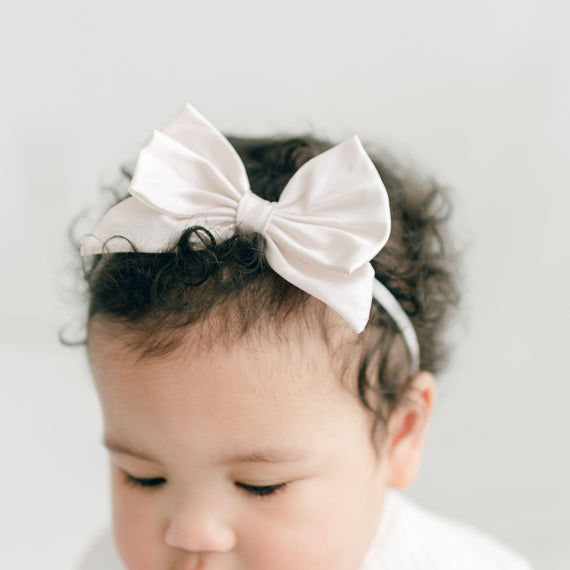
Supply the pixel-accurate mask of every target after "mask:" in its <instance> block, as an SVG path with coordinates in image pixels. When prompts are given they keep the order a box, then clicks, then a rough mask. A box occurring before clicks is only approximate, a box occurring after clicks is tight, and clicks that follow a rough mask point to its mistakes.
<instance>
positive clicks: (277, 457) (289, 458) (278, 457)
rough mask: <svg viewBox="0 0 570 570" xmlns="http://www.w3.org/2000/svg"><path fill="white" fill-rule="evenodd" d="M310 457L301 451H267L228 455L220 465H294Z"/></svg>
mask: <svg viewBox="0 0 570 570" xmlns="http://www.w3.org/2000/svg"><path fill="white" fill-rule="evenodd" d="M309 457H311V454H309V453H308V452H307V451H305V450H300V449H267V450H263V451H255V452H246V453H236V454H232V455H227V456H225V457H223V458H222V459H221V461H220V463H223V464H230V463H294V462H295V461H302V460H304V459H308V458H309Z"/></svg>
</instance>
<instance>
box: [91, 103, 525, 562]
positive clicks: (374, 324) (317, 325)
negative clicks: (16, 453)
mask: <svg viewBox="0 0 570 570" xmlns="http://www.w3.org/2000/svg"><path fill="white" fill-rule="evenodd" d="M380 175H381V176H382V178H380ZM129 191H130V196H129V197H127V198H125V199H124V200H122V201H120V202H119V203H118V204H116V205H115V206H113V207H112V208H111V209H110V210H109V211H108V212H107V213H106V214H105V216H104V217H103V219H102V220H101V222H100V223H99V225H98V227H97V228H96V229H95V230H94V232H93V233H92V234H90V235H89V236H87V237H86V238H85V239H84V240H83V242H82V246H81V254H82V255H83V256H84V261H85V267H86V269H85V278H86V281H87V285H88V293H89V312H88V328H87V350H88V356H89V361H90V365H91V369H92V372H93V377H94V380H95V385H96V388H97V392H98V395H99V398H100V402H101V406H102V410H103V417H104V431H105V434H104V436H105V437H104V440H105V445H106V447H107V449H108V450H109V454H110V462H111V473H112V495H113V530H114V543H115V545H116V549H117V552H118V554H119V556H120V559H121V563H120V564H122V565H123V567H126V568H127V569H128V570H408V569H410V570H411V569H415V570H424V569H425V570H428V569H429V570H459V569H461V570H466V569H473V570H475V569H476V570H483V569H485V570H494V569H496V570H499V569H505V570H506V569H509V570H510V569H512V570H517V569H520V570H523V569H528V565H527V564H526V563H525V562H524V561H523V560H521V559H520V558H519V557H518V556H517V555H516V554H514V553H512V552H510V551H509V550H508V549H507V548H505V547H503V546H501V545H499V544H498V543H496V542H494V541H493V540H492V539H489V538H486V537H484V536H483V535H480V534H479V533H477V532H475V531H473V530H469V529H467V528H466V527H463V526H461V525H459V524H457V523H452V522H448V521H446V520H444V519H442V518H439V517H437V516H435V515H432V514H430V513H428V512H426V511H424V510H423V509H420V508H419V507H416V506H414V505H413V504H411V503H410V502H409V501H408V500H407V499H405V498H404V497H402V496H401V495H400V494H399V493H398V492H397V491H396V490H397V489H404V488H406V487H407V486H408V485H410V483H411V482H412V481H413V479H414V477H415V475H416V472H417V469H418V466H419V463H420V459H421V455H422V449H423V445H424V440H425V436H426V431H427V426H428V420H429V416H430V412H431V410H432V408H433V405H434V399H435V395H436V386H435V382H434V377H433V374H434V373H435V372H437V371H438V370H439V369H440V368H441V365H442V362H443V359H444V357H445V351H444V350H443V347H442V343H441V335H442V332H443V327H444V324H445V322H446V318H447V316H448V313H449V309H450V308H451V307H453V306H454V305H455V304H456V301H457V291H456V284H455V281H454V269H453V266H452V261H453V256H452V255H451V253H450V248H449V245H446V244H445V232H444V228H443V227H442V225H443V222H444V221H445V218H446V210H447V208H446V204H447V202H446V201H445V200H444V199H442V198H443V196H442V192H441V190H440V189H439V188H438V187H437V186H436V185H434V184H426V183H424V182H422V181H419V180H416V179H412V178H411V177H406V176H403V175H402V174H401V173H397V172H396V171H395V170H394V169H391V168H390V167H389V166H388V165H386V164H384V163H383V162H381V161H379V160H374V161H373V160H371V158H370V157H369V156H368V154H367V153H366V151H365V150H364V148H363V147H362V145H361V144H360V142H359V140H358V138H357V137H353V138H351V139H349V140H347V141H345V142H344V143H342V144H339V145H337V146H334V147H332V146H331V145H329V144H327V143H325V142H323V141H319V140H316V139H314V138H312V137H301V138H290V139H264V140H262V139H245V138H231V137H230V138H229V139H227V138H225V137H224V136H223V135H222V134H221V133H220V132H219V131H218V130H217V129H216V128H215V127H214V126H212V125H211V124H210V123H209V122H208V121H207V120H206V119H204V118H203V117H202V116H201V115H200V114H199V113H198V112H197V111H196V110H195V109H194V108H192V107H191V106H190V105H187V106H186V107H185V108H184V109H183V110H182V111H181V112H180V113H178V114H177V115H176V116H175V117H174V118H173V119H172V120H171V121H170V122H169V123H168V124H167V125H166V127H164V128H163V129H162V130H161V131H155V132H154V134H153V136H152V137H151V139H150V140H149V142H148V143H147V144H146V146H145V147H144V149H143V150H142V151H141V153H140V156H139V159H138V162H137V166H136V169H135V171H134V174H133V176H132V180H131V182H130V186H129ZM112 564H113V563H112V562H110V561H107V562H106V563H105V566H101V569H102V570H103V568H105V570H109V569H110V568H111V566H112ZM116 564H117V567H121V566H120V565H119V562H118V561H117V562H116ZM89 567H90V568H91V567H92V566H89Z"/></svg>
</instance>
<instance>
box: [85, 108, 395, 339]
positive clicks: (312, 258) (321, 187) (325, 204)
mask: <svg viewBox="0 0 570 570" xmlns="http://www.w3.org/2000/svg"><path fill="white" fill-rule="evenodd" d="M129 191H130V193H131V194H132V196H131V197H129V198H126V199H125V200H123V201H122V202H120V203H119V204H117V205H116V206H114V207H113V208H111V209H110V210H109V211H108V212H107V213H106V214H105V216H104V217H103V218H102V220H101V221H100V223H99V225H98V226H97V228H96V229H95V230H94V232H93V233H92V234H90V235H89V236H87V238H86V239H85V241H84V242H83V244H82V248H81V254H82V255H94V254H100V253H103V251H105V252H110V253H114V252H122V251H130V250H131V249H132V248H131V245H130V244H131V243H132V244H133V245H134V246H135V248H136V250H137V251H140V252H146V253H158V252H162V251H166V250H167V249H168V248H169V247H170V246H172V245H173V244H175V243H176V240H177V239H178V238H179V237H180V235H181V234H182V232H183V231H184V229H186V228H187V227H189V226H191V225H202V226H204V227H206V228H208V229H209V230H210V231H212V232H213V233H214V234H215V235H217V236H218V237H220V238H222V239H224V238H227V237H229V236H230V235H231V234H232V233H233V232H234V231H235V228H236V227H237V226H240V227H242V228H244V229H247V230H252V231H256V232H259V233H261V234H262V235H263V236H264V237H265V240H266V250H265V256H266V259H267V262H268V264H269V265H270V266H271V268H272V269H273V270H274V271H275V272H276V273H278V274H279V275H281V277H283V278H284V279H286V280H287V281H289V282H290V283H292V284H293V285H295V286H296V287H298V288H300V289H302V290H303V291H305V292H307V293H309V294H310V295H312V296H313V297H316V298H317V299H320V300H321V301H323V302H324V303H326V304H327V305H329V306H330V307H331V308H332V309H334V310H335V311H336V312H337V313H338V314H339V315H341V316H342V317H343V318H344V319H345V320H346V321H347V322H348V323H349V324H350V325H351V326H352V328H353V329H354V330H355V331H356V332H361V331H362V330H363V329H364V327H365V326H366V323H367V322H368V317H369V312H370V306H371V303H372V285H373V282H374V271H373V269H372V266H371V265H370V263H369V262H370V260H371V259H372V258H373V257H374V256H375V255H376V254H377V253H378V252H379V251H380V250H381V249H382V247H383V246H384V244H385V243H386V241H387V239H388V236H389V234H390V208H389V203H388V195H387V193H386V189H385V188H384V185H383V183H382V180H381V179H380V175H379V174H378V171H377V170H376V168H375V166H374V164H373V163H372V161H371V160H370V157H369V156H368V155H367V153H366V151H365V150H364V148H363V147H362V144H361V143H360V141H359V139H358V137H357V136H353V137H352V138H350V139H348V140H346V141H345V142H343V143H341V144H339V145H337V146H335V147H333V148H331V149H329V150H327V151H325V152H323V153H322V154H320V155H318V156H316V157H314V158H312V159H311V160H309V161H308V162H306V163H305V164H304V165H303V166H301V168H299V170H298V171H297V172H296V173H295V174H294V175H293V176H292V178H291V179H290V180H289V182H288V183H287V185H286V187H285V188H284V190H283V192H282V194H281V197H280V198H279V201H278V202H268V201H266V200H264V199H262V198H260V197H259V196H257V195H256V194H254V193H253V192H252V191H251V189H250V185H249V180H248V177H247V173H246V171H245V167H244V165H243V162H242V161H241V159H240V157H239V155H238V154H237V152H236V151H235V149H234V148H233V147H232V145H231V144H230V142H229V141H228V140H227V139H226V138H225V137H224V136H223V135H222V134H221V133H220V132H219V131H218V130H217V129H216V128H215V127H214V126H213V125H212V124H211V123H210V122H209V121H207V120H206V119H205V118H204V117H202V116H201V115H200V114H199V113H198V112H197V111H196V110H195V109H194V108H193V107H192V106H191V105H189V104H187V105H186V106H185V107H184V108H183V109H182V110H181V111H180V112H179V113H178V114H177V115H176V116H175V117H174V118H173V119H171V120H170V122H168V123H167V125H166V126H165V127H164V128H163V129H162V130H161V131H154V133H153V135H152V136H151V138H150V140H149V141H148V143H147V144H146V145H145V147H144V148H143V150H142V151H141V153H140V155H139V158H138V162H137V165H136V168H135V172H134V175H133V179H132V181H131V185H130V187H129ZM117 236H122V237H123V238H126V239H112V238H114V237H117ZM129 242H130V243H129Z"/></svg>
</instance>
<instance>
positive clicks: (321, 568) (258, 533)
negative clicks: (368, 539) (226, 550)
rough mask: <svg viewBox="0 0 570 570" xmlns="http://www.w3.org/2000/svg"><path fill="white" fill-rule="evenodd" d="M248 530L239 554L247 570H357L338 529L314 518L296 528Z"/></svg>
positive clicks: (292, 526) (267, 526)
mask: <svg viewBox="0 0 570 570" xmlns="http://www.w3.org/2000/svg"><path fill="white" fill-rule="evenodd" d="M249 530H250V532H251V533H252V534H251V536H250V537H248V539H245V540H243V541H242V544H241V552H240V560H241V561H242V562H243V563H244V564H245V567H246V568H247V569H248V570H268V569H270V570H291V569H295V570H357V565H352V564H351V563H350V562H349V559H350V558H351V556H350V555H348V556H347V550H349V551H350V548H351V545H347V544H346V542H345V541H344V536H343V533H342V532H339V528H338V527H337V525H335V524H334V523H333V524H331V523H330V522H329V521H327V520H324V519H323V520H319V518H318V517H315V516H314V514H313V515H312V516H311V515H308V516H307V518H306V519H305V520H299V521H298V522H297V523H296V524H295V525H287V526H284V525H282V524H275V525H272V524H267V522H266V523H265V524H260V525H259V526H258V527H257V528H255V527H250V529H249Z"/></svg>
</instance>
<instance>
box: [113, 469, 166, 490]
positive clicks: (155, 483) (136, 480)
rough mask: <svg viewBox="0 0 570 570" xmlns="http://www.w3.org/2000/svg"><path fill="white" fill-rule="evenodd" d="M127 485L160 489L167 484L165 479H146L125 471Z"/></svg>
mask: <svg viewBox="0 0 570 570" xmlns="http://www.w3.org/2000/svg"><path fill="white" fill-rule="evenodd" d="M123 475H124V480H125V483H127V484H128V485H131V486H132V487H142V488H144V489H152V488H155V487H160V486H161V485H162V484H164V483H166V479H164V478H163V477H153V478H148V479H144V478H141V477H134V476H133V475H130V474H129V473H127V472H126V471H123Z"/></svg>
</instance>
